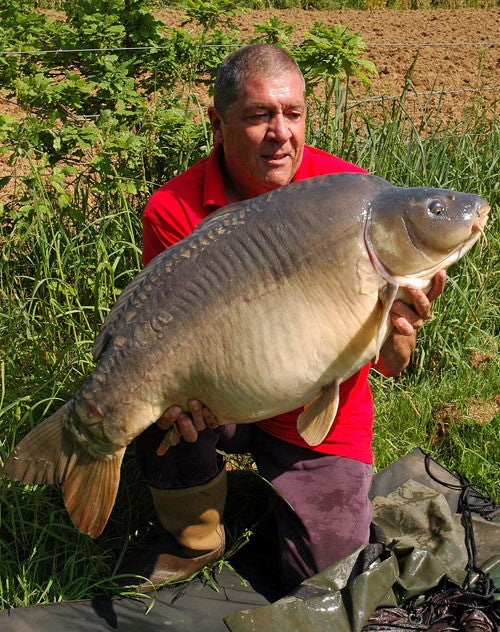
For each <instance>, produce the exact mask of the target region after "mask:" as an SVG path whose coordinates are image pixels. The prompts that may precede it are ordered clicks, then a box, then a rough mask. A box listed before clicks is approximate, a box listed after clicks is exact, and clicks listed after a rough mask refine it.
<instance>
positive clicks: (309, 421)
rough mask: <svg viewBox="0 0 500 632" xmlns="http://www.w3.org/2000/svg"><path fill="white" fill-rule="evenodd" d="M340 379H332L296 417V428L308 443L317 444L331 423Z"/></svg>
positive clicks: (337, 401) (337, 397)
mask: <svg viewBox="0 0 500 632" xmlns="http://www.w3.org/2000/svg"><path fill="white" fill-rule="evenodd" d="M341 381H342V380H341V379H336V380H334V381H333V382H332V383H331V384H330V385H329V386H327V387H325V388H324V389H323V390H322V391H321V393H320V394H319V395H318V397H316V399H313V400H312V401H311V402H309V403H308V404H306V405H305V406H304V410H303V412H302V413H301V414H300V415H299V418H298V419H297V430H298V431H299V434H300V435H301V437H302V438H303V439H304V441H306V442H307V443H308V444H309V445H319V444H320V443H321V442H322V441H323V440H324V439H325V437H326V435H327V434H328V432H329V431H330V428H331V427H332V425H333V421H334V419H335V415H336V414H337V409H338V407H339V386H340V383H341Z"/></svg>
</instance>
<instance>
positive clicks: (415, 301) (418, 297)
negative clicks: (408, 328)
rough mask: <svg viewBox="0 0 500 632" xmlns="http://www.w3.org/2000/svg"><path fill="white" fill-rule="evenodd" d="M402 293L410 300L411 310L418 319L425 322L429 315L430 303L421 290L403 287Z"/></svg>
mask: <svg viewBox="0 0 500 632" xmlns="http://www.w3.org/2000/svg"><path fill="white" fill-rule="evenodd" d="M404 292H405V294H406V295H407V296H408V297H409V298H410V299H411V302H412V306H413V310H414V311H415V312H416V313H417V314H418V315H419V316H420V318H423V319H424V320H427V319H428V318H429V316H430V315H431V302H430V300H429V299H428V297H427V295H426V294H425V293H424V292H422V290H417V289H415V288H412V287H405V288H404ZM410 309H411V308H410Z"/></svg>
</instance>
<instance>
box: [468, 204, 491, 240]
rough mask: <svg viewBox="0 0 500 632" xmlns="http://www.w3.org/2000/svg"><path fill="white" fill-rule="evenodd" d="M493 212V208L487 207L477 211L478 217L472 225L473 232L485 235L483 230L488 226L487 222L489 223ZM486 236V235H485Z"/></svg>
mask: <svg viewBox="0 0 500 632" xmlns="http://www.w3.org/2000/svg"><path fill="white" fill-rule="evenodd" d="M490 211H491V206H485V207H483V208H482V209H481V210H480V211H477V217H476V219H475V220H474V221H473V223H472V228H471V230H472V232H473V233H474V232H476V231H479V232H480V233H483V229H484V227H485V226H486V222H487V221H488V216H489V214H490ZM483 236H484V233H483Z"/></svg>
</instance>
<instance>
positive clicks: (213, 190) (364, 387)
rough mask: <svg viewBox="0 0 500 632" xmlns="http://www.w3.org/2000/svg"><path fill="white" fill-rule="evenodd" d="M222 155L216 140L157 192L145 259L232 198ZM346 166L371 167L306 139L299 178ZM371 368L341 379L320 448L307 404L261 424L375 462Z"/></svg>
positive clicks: (146, 230)
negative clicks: (304, 430) (307, 427)
mask: <svg viewBox="0 0 500 632" xmlns="http://www.w3.org/2000/svg"><path fill="white" fill-rule="evenodd" d="M221 156H222V148H221V146H216V147H215V149H214V151H213V152H212V153H211V154H210V155H209V156H208V157H207V158H204V159H203V160H200V161H199V162H197V163H196V164H195V165H193V166H192V167H190V168H189V169H188V170H187V171H184V172H183V173H181V174H180V175H178V176H176V177H175V178H173V179H172V180H170V181H169V182H167V183H166V184H164V185H163V186H162V187H160V188H159V189H158V190H157V191H155V193H153V195H152V196H151V198H150V200H149V201H148V203H147V204H146V208H145V210H144V214H143V216H142V223H143V251H142V260H143V263H144V265H147V264H148V263H149V261H151V259H153V257H155V256H156V255H157V254H159V253H160V252H162V251H163V250H165V248H168V247H169V246H172V245H173V244H175V243H177V242H178V241H180V240H181V239H184V237H187V236H188V235H189V234H191V233H192V231H193V230H194V229H195V227H196V226H197V224H198V223H199V222H200V221H201V220H202V219H203V218H204V217H206V216H207V215H209V214H210V213H211V212H213V211H215V210H217V209H218V208H220V207H222V206H226V205H227V204H228V201H227V198H226V194H225V192H224V181H223V176H222V170H221V162H220V161H221ZM346 171H349V172H362V173H366V172H365V171H364V169H361V168H360V167H357V166H356V165H353V164H351V163H349V162H346V161H345V160H341V159H340V158H337V157H336V156H332V155H331V154H328V153H326V152H324V151H321V150H320V149H316V148H314V147H309V146H307V145H306V147H305V148H304V155H303V158H302V162H301V164H300V167H299V169H298V171H297V173H296V174H295V177H294V181H297V180H305V179H306V178H311V177H314V176H320V175H326V174H329V173H341V172H346ZM369 370H370V365H369V364H367V365H366V366H365V367H363V368H362V369H361V370H360V371H358V372H357V373H355V374H354V375H353V376H351V377H350V378H349V379H348V380H346V381H345V382H343V383H342V384H341V385H340V402H339V409H338V412H337V416H336V418H335V422H334V424H333V427H332V429H331V430H330V432H329V434H328V436H327V437H326V439H325V440H324V442H323V443H321V444H320V445H318V446H316V447H314V448H311V446H309V445H308V444H307V443H306V442H305V441H304V440H303V439H302V437H301V436H300V435H299V433H298V432H297V425H296V422H297V416H298V415H299V414H300V412H301V411H302V409H298V410H295V411H291V412H289V413H285V414H283V415H278V416H277V417H273V418H272V419H266V420H264V421H260V422H257V425H258V426H259V427H260V428H261V429H262V430H264V431H265V432H267V433H269V434H271V435H273V436H275V437H278V438H280V439H282V440H283V441H287V442H289V443H293V444H295V445H300V446H303V447H307V448H310V449H312V450H315V451H317V452H321V453H324V454H335V455H338V456H345V457H349V458H352V459H356V460H358V461H363V462H364V463H372V461H373V455H372V448H371V442H372V426H373V402H372V396H371V392H370V387H369V385H368V380H367V378H368V372H369ZM193 395H195V394H193Z"/></svg>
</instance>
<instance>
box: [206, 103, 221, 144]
mask: <svg viewBox="0 0 500 632" xmlns="http://www.w3.org/2000/svg"><path fill="white" fill-rule="evenodd" d="M208 118H209V119H210V126H211V127H212V134H213V135H214V140H215V142H216V143H223V142H224V130H223V124H224V122H223V120H222V116H221V114H220V112H219V110H218V109H217V108H216V107H214V106H210V107H209V108H208Z"/></svg>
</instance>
